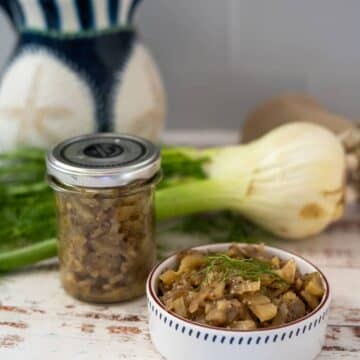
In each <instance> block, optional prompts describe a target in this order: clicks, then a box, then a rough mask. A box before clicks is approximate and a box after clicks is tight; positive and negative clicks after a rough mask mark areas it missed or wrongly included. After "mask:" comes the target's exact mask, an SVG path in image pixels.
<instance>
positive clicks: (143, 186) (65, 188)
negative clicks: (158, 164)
mask: <svg viewBox="0 0 360 360" xmlns="http://www.w3.org/2000/svg"><path fill="white" fill-rule="evenodd" d="M161 179H162V171H161V170H160V171H158V172H157V173H156V174H155V175H154V176H153V177H152V178H150V179H139V180H134V181H133V182H131V183H128V184H124V185H118V186H114V187H103V188H99V187H86V186H76V185H70V184H66V183H63V182H60V181H59V180H58V179H57V178H56V177H54V176H52V175H47V177H46V180H47V183H48V184H49V186H50V187H51V188H52V189H53V190H55V191H57V192H69V193H74V194H75V193H76V194H80V193H88V194H91V193H93V194H99V193H101V194H102V195H104V196H106V195H108V196H109V197H114V196H115V195H116V196H126V195H131V194H135V193H138V192H141V191H145V190H147V189H149V188H154V187H155V186H156V185H157V184H158V183H159V182H160V181H161Z"/></svg>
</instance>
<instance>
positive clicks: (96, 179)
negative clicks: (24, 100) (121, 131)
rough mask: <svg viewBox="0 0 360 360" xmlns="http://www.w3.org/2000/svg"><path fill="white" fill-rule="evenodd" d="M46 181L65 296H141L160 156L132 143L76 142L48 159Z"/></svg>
mask: <svg viewBox="0 0 360 360" xmlns="http://www.w3.org/2000/svg"><path fill="white" fill-rule="evenodd" d="M48 174H49V176H48V179H49V183H50V185H51V187H52V188H53V189H54V190H55V194H56V203H57V219H58V249H59V259H60V274H61V281H62V284H63V287H64V289H65V290H66V291H67V292H68V293H69V294H71V295H72V296H74V297H76V298H78V299H80V300H84V301H89V302H96V303H111V302H117V301H124V300H129V299H132V298H135V297H137V296H140V295H142V294H143V293H144V292H145V282H146V279H147V276H148V274H149V272H150V270H151V268H152V266H153V265H154V262H155V259H156V245H155V208H154V190H155V185H156V183H157V182H158V180H159V178H160V155H159V151H158V149H157V148H156V147H155V146H153V145H152V144H151V143H149V142H148V141H146V140H143V139H139V138H137V137H133V136H119V135H115V134H97V135H88V136H83V137H80V138H74V139H70V140H68V141H67V142H65V143H63V144H60V145H58V146H57V147H56V148H55V149H54V150H53V151H52V152H51V153H50V155H49V156H48Z"/></svg>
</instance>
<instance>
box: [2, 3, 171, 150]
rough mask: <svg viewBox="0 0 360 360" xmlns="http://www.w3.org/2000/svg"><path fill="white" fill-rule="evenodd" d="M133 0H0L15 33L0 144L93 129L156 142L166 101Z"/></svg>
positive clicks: (46, 141)
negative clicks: (137, 26) (143, 40)
mask: <svg viewBox="0 0 360 360" xmlns="http://www.w3.org/2000/svg"><path fill="white" fill-rule="evenodd" d="M138 3H139V1H138V0H0V6H1V7H2V9H3V10H4V11H5V12H6V14H7V15H8V17H9V19H10V21H11V23H12V24H13V27H14V29H15V31H16V32H17V33H18V41H17V44H16V46H15V48H14V50H13V52H12V54H11V56H10V58H9V60H8V62H7V64H6V66H5V68H4V69H3V72H2V78H1V83H0V149H2V150H8V149H11V148H14V147H16V146H20V145H31V146H41V147H49V146H52V145H54V144H55V143H58V142H59V141H61V140H63V139H65V138H68V137H72V136H75V135H80V134H84V133H91V132H97V131H99V132H108V131H115V132H122V133H130V134H136V135H138V136H143V137H145V138H147V139H150V140H153V141H156V140H158V138H159V136H160V132H161V129H162V126H163V122H164V118H165V112H166V99H165V93H164V89H163V84H162V81H161V77H160V75H159V72H158V69H157V66H156V65H155V63H154V61H153V59H152V57H151V55H150V53H149V52H148V50H147V49H146V48H145V46H144V45H143V44H142V43H141V41H140V40H139V38H138V35H137V31H136V29H135V27H134V26H133V18H134V15H135V12H136V9H137V5H138Z"/></svg>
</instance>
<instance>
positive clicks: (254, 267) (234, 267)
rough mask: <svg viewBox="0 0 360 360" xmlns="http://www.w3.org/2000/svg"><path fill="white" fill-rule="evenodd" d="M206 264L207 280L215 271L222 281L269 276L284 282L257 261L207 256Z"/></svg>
mask: <svg viewBox="0 0 360 360" xmlns="http://www.w3.org/2000/svg"><path fill="white" fill-rule="evenodd" d="M207 261H208V264H207V266H206V268H205V272H206V274H207V276H206V278H208V276H209V274H210V273H211V272H213V271H214V270H215V269H216V270H217V271H218V272H220V273H221V274H222V275H223V277H224V279H228V278H229V277H230V276H241V277H242V278H244V279H246V280H255V281H256V280H259V279H260V277H261V275H265V274H267V275H270V276H272V277H274V278H275V279H276V280H280V281H282V282H283V281H285V280H284V279H283V278H281V277H280V276H279V275H278V274H277V273H276V272H275V271H274V270H273V269H272V268H271V265H270V264H268V263H266V262H265V261H261V260H258V259H234V258H231V257H230V256H228V255H225V254H215V255H209V256H207Z"/></svg>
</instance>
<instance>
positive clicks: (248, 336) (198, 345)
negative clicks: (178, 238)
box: [146, 244, 330, 360]
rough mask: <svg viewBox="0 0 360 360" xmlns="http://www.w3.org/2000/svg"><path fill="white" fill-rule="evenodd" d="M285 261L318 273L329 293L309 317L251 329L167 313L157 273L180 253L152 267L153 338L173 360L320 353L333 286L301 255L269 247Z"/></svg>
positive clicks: (307, 357) (298, 357)
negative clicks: (222, 326)
mask: <svg viewBox="0 0 360 360" xmlns="http://www.w3.org/2000/svg"><path fill="white" fill-rule="evenodd" d="M230 245H231V244H215V245H204V246H199V247H195V248H194V249H196V250H200V251H208V250H211V251H215V252H221V251H225V250H226V249H227V248H228V247H229V246H230ZM265 249H266V251H267V252H268V253H270V254H273V255H277V256H279V257H280V258H281V259H284V260H286V259H289V258H294V259H295V261H296V263H297V266H298V269H299V271H300V272H301V273H309V272H314V271H318V272H319V273H320V274H321V276H322V278H323V281H324V286H325V295H324V297H323V299H322V301H321V303H320V305H319V306H318V307H317V308H316V309H315V310H314V311H312V312H311V313H310V314H308V315H306V316H305V317H303V318H301V319H299V320H296V321H294V322H291V323H288V324H286V325H282V326H278V327H273V328H267V329H261V330H251V331H239V330H229V329H219V328H214V327H211V326H206V325H200V324H198V323H195V322H192V321H189V320H186V319H184V318H182V317H180V316H178V315H176V314H174V313H170V312H168V311H167V310H166V309H165V307H164V305H163V304H162V303H161V301H160V299H159V298H158V296H157V291H158V290H157V286H158V278H159V275H160V274H161V273H162V272H163V271H164V270H166V269H171V268H174V267H175V266H176V254H175V255H173V256H171V257H169V258H167V259H166V260H164V261H162V262H161V263H159V264H158V265H156V266H155V267H154V269H153V270H152V272H151V273H150V275H149V278H148V281H147V285H146V293H147V299H148V309H149V328H150V335H151V340H152V342H153V344H154V345H155V347H156V348H157V350H158V351H159V352H160V353H161V354H162V355H163V356H165V358H166V359H170V360H202V359H204V360H233V359H237V360H239V359H253V360H271V359H276V360H311V359H314V358H315V357H316V355H318V354H319V352H320V351H321V348H322V346H323V344H324V340H325V331H326V324H327V318H328V312H329V306H330V289H329V284H328V281H327V280H326V278H325V276H324V274H323V273H322V272H321V271H320V270H319V269H318V268H317V267H315V266H314V265H312V264H311V263H309V262H308V261H306V260H305V259H303V258H302V257H300V256H297V255H295V254H292V253H289V252H287V251H285V250H280V249H277V248H273V247H269V246H266V247H265Z"/></svg>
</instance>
